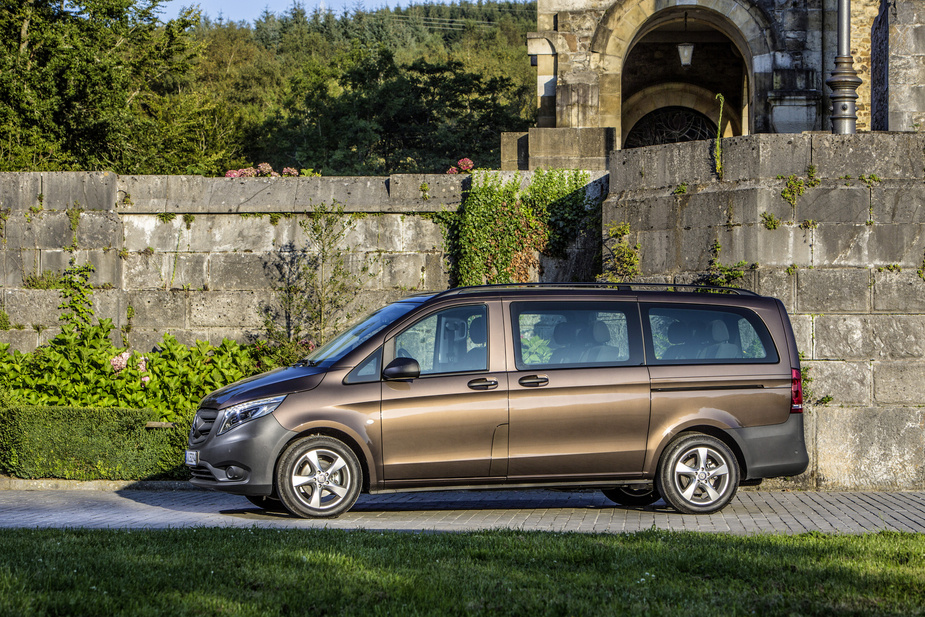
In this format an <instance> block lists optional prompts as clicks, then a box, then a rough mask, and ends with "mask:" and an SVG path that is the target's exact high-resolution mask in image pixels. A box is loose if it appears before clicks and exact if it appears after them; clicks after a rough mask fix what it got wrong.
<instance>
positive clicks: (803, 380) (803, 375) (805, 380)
mask: <svg viewBox="0 0 925 617" xmlns="http://www.w3.org/2000/svg"><path fill="white" fill-rule="evenodd" d="M805 359H806V353H805V352H802V351H801V352H800V385H801V386H802V388H803V401H804V402H808V401H812V400H813V398H814V397H815V396H816V393H815V392H813V389H812V387H811V386H810V384H811V383H813V382H814V381H815V380H816V378H815V377H813V376H812V375H811V373H812V370H813V367H811V366H806V365H805V364H803V361H804V360H805Z"/></svg>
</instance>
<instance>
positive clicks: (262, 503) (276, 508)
mask: <svg viewBox="0 0 925 617" xmlns="http://www.w3.org/2000/svg"><path fill="white" fill-rule="evenodd" d="M244 498H245V499H247V500H248V501H249V502H251V503H252V504H254V505H255V506H257V507H258V508H262V509H264V510H266V511H267V512H289V510H287V509H286V506H284V505H283V502H281V501H280V500H279V499H274V498H273V497H264V496H263V495H245V496H244Z"/></svg>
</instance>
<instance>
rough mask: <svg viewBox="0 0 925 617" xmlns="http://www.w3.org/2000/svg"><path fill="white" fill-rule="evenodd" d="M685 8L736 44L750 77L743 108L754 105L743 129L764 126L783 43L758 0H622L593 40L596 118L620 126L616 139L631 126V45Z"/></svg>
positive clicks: (620, 139)
mask: <svg viewBox="0 0 925 617" xmlns="http://www.w3.org/2000/svg"><path fill="white" fill-rule="evenodd" d="M684 13H687V14H688V15H689V16H690V17H691V18H692V19H694V20H697V21H699V22H703V23H706V24H709V25H710V26H712V27H713V28H715V29H716V30H718V31H720V32H721V33H723V34H724V35H725V36H726V37H728V39H729V41H730V42H731V43H732V44H733V45H735V47H736V48H737V49H738V52H739V53H740V54H741V56H742V59H743V61H744V63H745V70H746V74H747V83H748V93H747V95H746V101H745V103H746V104H745V106H744V108H745V109H747V110H750V111H751V113H748V117H747V118H742V119H741V121H740V128H741V131H740V132H741V133H747V132H755V131H763V130H766V128H767V127H765V126H764V125H763V118H764V117H766V116H767V109H766V107H767V92H768V91H769V90H770V89H771V86H772V81H773V80H772V69H773V66H774V58H773V52H775V51H777V50H780V49H781V46H780V41H779V39H778V36H777V33H776V29H775V27H774V25H773V24H772V22H771V20H770V19H768V17H767V16H766V15H765V14H764V12H763V11H762V10H761V9H760V8H759V7H757V5H754V4H752V3H750V2H747V0H706V1H705V0H693V1H691V2H690V3H689V4H684V5H678V4H676V3H675V1H674V0H624V1H623V2H617V3H616V4H614V5H612V6H611V7H610V8H609V9H607V11H606V12H605V13H604V15H603V16H602V18H601V20H600V22H599V23H598V26H597V28H596V30H595V32H594V35H593V37H592V41H591V46H590V51H591V53H592V64H593V65H595V66H596V68H597V73H598V102H599V120H598V123H599V126H612V127H616V128H617V134H616V141H617V143H621V144H622V143H623V137H624V134H625V131H626V130H628V127H624V126H623V115H624V114H623V104H624V103H623V84H622V73H623V67H624V63H625V62H626V60H627V57H628V55H629V53H630V51H631V50H632V49H633V47H634V45H635V44H636V43H638V42H639V41H640V40H641V39H642V38H643V37H644V36H645V35H646V34H648V33H649V32H651V31H652V30H654V29H656V28H658V27H659V26H661V25H663V24H664V23H665V22H667V21H669V20H672V19H677V18H678V15H679V14H684ZM627 102H629V101H627ZM756 120H758V121H756Z"/></svg>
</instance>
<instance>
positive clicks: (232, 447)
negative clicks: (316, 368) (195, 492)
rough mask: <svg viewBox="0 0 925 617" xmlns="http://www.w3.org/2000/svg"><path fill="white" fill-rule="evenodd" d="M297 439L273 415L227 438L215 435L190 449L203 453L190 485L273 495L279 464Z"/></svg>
mask: <svg viewBox="0 0 925 617" xmlns="http://www.w3.org/2000/svg"><path fill="white" fill-rule="evenodd" d="M197 413H198V412H197ZM216 430H217V423H216ZM294 437H296V433H294V432H292V431H290V430H288V429H285V428H283V427H282V426H281V425H280V423H279V422H278V421H277V420H276V418H275V417H274V416H273V414H270V415H267V416H264V417H262V418H257V419H256V420H252V421H250V422H246V423H244V424H242V425H240V426H238V427H236V428H233V429H232V430H230V431H228V432H227V433H225V434H223V435H217V434H214V433H211V434H209V436H208V437H207V438H206V440H205V441H204V442H202V443H200V444H197V445H195V446H193V445H190V446H189V448H190V450H196V451H198V452H199V463H198V464H197V465H196V466H193V467H191V468H190V471H191V473H192V474H193V478H192V479H191V480H190V482H191V483H192V484H194V485H195V486H198V487H201V488H210V489H213V490H216V491H222V492H226V493H234V494H236V495H271V494H272V493H273V473H274V471H275V469H276V460H277V459H278V458H279V455H280V453H281V452H282V451H283V448H284V447H286V444H287V443H289V442H290V441H291V440H292V439H293V438H294ZM230 468H233V469H230Z"/></svg>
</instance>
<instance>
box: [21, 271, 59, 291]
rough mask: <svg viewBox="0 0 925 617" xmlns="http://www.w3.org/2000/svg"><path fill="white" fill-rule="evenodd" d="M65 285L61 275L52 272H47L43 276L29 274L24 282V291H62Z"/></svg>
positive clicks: (24, 278)
mask: <svg viewBox="0 0 925 617" xmlns="http://www.w3.org/2000/svg"><path fill="white" fill-rule="evenodd" d="M63 285H64V282H63V278H62V276H61V274H60V273H59V272H53V271H52V270H45V271H44V272H42V273H41V274H28V275H26V276H25V277H23V280H22V286H23V288H24V289H61V287H62V286H63Z"/></svg>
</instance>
